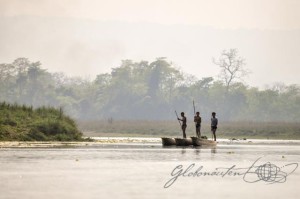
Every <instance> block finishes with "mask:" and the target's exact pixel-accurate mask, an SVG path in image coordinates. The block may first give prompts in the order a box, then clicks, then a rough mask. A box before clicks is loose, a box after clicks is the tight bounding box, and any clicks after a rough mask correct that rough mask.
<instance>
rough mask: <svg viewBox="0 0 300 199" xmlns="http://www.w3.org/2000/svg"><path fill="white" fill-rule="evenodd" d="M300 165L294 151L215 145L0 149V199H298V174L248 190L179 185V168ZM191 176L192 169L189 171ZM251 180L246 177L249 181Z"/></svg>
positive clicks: (215, 180)
mask: <svg viewBox="0 0 300 199" xmlns="http://www.w3.org/2000/svg"><path fill="white" fill-rule="evenodd" d="M258 158H261V159H260V160H259V161H258V163H257V165H258V166H259V165H263V164H265V163H268V162H269V163H271V164H273V165H276V166H278V168H281V170H282V171H286V172H288V171H289V170H290V169H291V168H288V167H289V166H286V167H284V166H285V165H288V164H291V163H299V160H300V145H298V144H297V143H296V144H294V145H288V143H287V144H272V145H266V144H256V145H250V144H247V143H245V144H234V143H231V144H228V143H227V144H219V145H218V146H217V147H215V148H209V147H208V148H207V147H206V148H193V147H187V148H180V147H179V148H178V147H169V148H164V147H162V146H161V144H160V143H131V144H99V145H97V146H94V145H93V146H81V147H68V148H2V149H0V179H1V181H0V193H1V194H0V198H39V199H40V198H97V199H98V198H99V199H104V198H128V199H129V198H130V199H131V198H137V199H140V198H172V199H177V198H178V199H179V198H180V199H182V198H194V197H196V198H229V197H230V198H241V197H242V198H243V199H246V198H249V199H250V198H256V199H260V198H261V199H265V198H298V197H299V195H300V189H299V185H300V184H299V182H300V170H299V168H298V169H297V170H296V171H295V172H294V173H292V174H290V175H289V176H287V177H286V181H285V182H284V183H273V184H270V183H268V182H266V181H259V182H256V183H247V182H245V181H244V180H243V177H242V176H227V175H226V176H224V177H221V176H200V177H178V179H177V181H176V182H175V183H174V184H172V185H171V186H170V187H169V188H164V185H165V184H166V182H167V181H168V180H170V179H171V178H172V176H171V172H172V171H173V170H174V168H175V167H176V166H178V165H182V168H187V167H188V166H189V165H191V164H195V167H194V168H196V167H200V166H202V167H203V170H202V171H214V170H215V168H217V167H226V168H229V167H231V166H233V165H236V168H247V167H249V166H251V165H252V164H253V163H254V161H256V160H257V159H258ZM194 170H196V169H194ZM254 178H257V176H255V175H254V176H252V177H251V179H254Z"/></svg>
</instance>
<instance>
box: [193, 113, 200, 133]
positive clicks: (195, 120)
mask: <svg viewBox="0 0 300 199" xmlns="http://www.w3.org/2000/svg"><path fill="white" fill-rule="evenodd" d="M194 122H195V125H196V136H197V137H198V138H201V117H200V113H199V112H197V113H196V115H195V116H194Z"/></svg>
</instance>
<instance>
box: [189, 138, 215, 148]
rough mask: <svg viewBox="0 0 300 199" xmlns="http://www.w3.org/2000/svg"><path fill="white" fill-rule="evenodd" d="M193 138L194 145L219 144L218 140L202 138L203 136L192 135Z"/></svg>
mask: <svg viewBox="0 0 300 199" xmlns="http://www.w3.org/2000/svg"><path fill="white" fill-rule="evenodd" d="M191 139H192V143H193V145H194V146H203V145H210V146H214V145H216V144H217V142H216V141H213V140H207V139H202V138H198V137H191Z"/></svg>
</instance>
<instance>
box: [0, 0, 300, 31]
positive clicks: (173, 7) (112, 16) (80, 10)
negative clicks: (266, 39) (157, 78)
mask: <svg viewBox="0 0 300 199" xmlns="http://www.w3.org/2000/svg"><path fill="white" fill-rule="evenodd" d="M299 10H300V1H299V0H0V15H2V16H18V15H35V16H64V17H76V18H89V19H98V20H118V21H126V22H137V21H138V22H140V21H142V22H154V23H163V24H197V25H204V26H213V27H217V28H249V29H252V28H259V29H285V30H286V29H299V28H300V12H299Z"/></svg>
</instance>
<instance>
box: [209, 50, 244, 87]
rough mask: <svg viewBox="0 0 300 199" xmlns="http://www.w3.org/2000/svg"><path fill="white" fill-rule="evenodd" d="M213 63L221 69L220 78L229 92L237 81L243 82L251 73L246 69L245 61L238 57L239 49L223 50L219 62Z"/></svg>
mask: <svg viewBox="0 0 300 199" xmlns="http://www.w3.org/2000/svg"><path fill="white" fill-rule="evenodd" d="M213 63H214V64H216V65H218V66H219V67H220V68H221V72H220V78H221V80H222V81H223V82H224V83H225V85H226V89H227V91H228V90H229V88H230V85H231V84H232V83H234V82H235V81H236V80H243V79H242V78H243V77H245V76H247V75H248V74H249V73H250V72H249V71H248V70H247V69H245V68H244V66H245V65H246V63H245V59H244V58H242V57H239V56H238V50H237V49H229V50H223V52H222V53H221V56H220V57H219V59H218V60H216V59H214V58H213Z"/></svg>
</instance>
